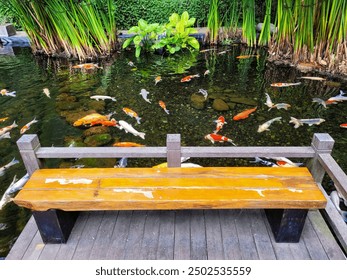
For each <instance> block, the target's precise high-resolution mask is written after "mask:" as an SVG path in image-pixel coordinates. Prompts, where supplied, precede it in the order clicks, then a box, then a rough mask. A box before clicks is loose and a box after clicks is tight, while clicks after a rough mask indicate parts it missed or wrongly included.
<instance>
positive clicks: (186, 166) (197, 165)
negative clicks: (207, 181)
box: [181, 162, 202, 168]
mask: <svg viewBox="0 0 347 280" xmlns="http://www.w3.org/2000/svg"><path fill="white" fill-rule="evenodd" d="M181 167H182V168H189V167H202V166H201V165H199V164H196V163H191V162H185V163H181Z"/></svg>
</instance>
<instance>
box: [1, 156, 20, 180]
mask: <svg viewBox="0 0 347 280" xmlns="http://www.w3.org/2000/svg"><path fill="white" fill-rule="evenodd" d="M17 163H19V161H18V160H16V159H15V158H13V160H11V161H10V162H9V163H8V164H5V165H4V166H3V167H0V176H2V175H4V174H5V171H6V170H7V169H9V168H10V167H11V166H12V165H15V164H17Z"/></svg>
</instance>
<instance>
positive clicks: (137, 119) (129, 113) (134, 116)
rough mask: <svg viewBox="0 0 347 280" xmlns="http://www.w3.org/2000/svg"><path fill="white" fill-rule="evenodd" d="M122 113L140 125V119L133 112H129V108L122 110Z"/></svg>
mask: <svg viewBox="0 0 347 280" xmlns="http://www.w3.org/2000/svg"><path fill="white" fill-rule="evenodd" d="M123 112H124V113H125V114H127V115H128V116H130V117H132V118H135V119H136V121H137V123H138V124H141V122H140V120H141V118H140V117H139V115H138V114H137V113H136V112H135V111H133V110H131V109H130V108H126V107H125V108H123Z"/></svg>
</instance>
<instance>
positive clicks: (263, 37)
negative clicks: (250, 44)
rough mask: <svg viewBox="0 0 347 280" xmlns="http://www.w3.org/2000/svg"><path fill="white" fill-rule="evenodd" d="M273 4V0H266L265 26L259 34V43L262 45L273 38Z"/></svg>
mask: <svg viewBox="0 0 347 280" xmlns="http://www.w3.org/2000/svg"><path fill="white" fill-rule="evenodd" d="M271 4H272V0H266V13H265V17H264V22H263V26H262V29H261V32H260V35H259V39H258V44H259V45H261V46H264V45H267V44H268V42H269V41H270V39H271V29H270V24H271Z"/></svg>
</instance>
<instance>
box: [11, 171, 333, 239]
mask: <svg viewBox="0 0 347 280" xmlns="http://www.w3.org/2000/svg"><path fill="white" fill-rule="evenodd" d="M14 202H15V203H16V204H18V205H20V206H23V207H26V208H29V209H31V210H34V217H35V219H36V221H37V224H38V227H39V229H40V232H41V236H42V237H43V240H44V241H45V242H46V243H60V242H66V241H67V238H68V235H69V233H70V231H71V229H68V230H67V231H68V233H67V236H66V233H62V232H60V233H59V234H58V236H55V234H56V233H54V232H55V231H56V230H58V231H59V230H60V231H64V230H65V229H64V227H67V226H66V225H65V224H64V222H62V220H66V221H67V223H68V225H70V226H71V228H72V226H73V223H74V219H75V217H76V216H73V215H72V217H73V218H72V220H71V221H69V219H70V218H69V216H68V214H67V213H69V212H75V211H93V210H177V209H240V208H242V209H254V208H260V209H272V210H267V211H266V213H267V217H268V219H269V222H270V224H271V227H272V229H273V231H274V234H275V238H276V241H278V242H298V241H299V238H300V234H301V231H302V227H303V224H304V221H305V218H306V214H307V210H308V209H320V208H325V205H326V199H325V197H324V195H323V193H322V192H321V191H320V189H319V187H318V186H317V184H316V183H315V182H314V180H313V178H312V176H311V174H310V172H309V171H308V169H307V168H304V167H298V168H296V167H295V168H272V167H203V168H160V169H154V168H94V169H39V170H37V171H35V172H34V173H33V175H32V176H31V178H30V179H29V181H28V182H27V183H26V185H25V186H24V187H23V189H22V190H21V191H20V192H19V193H18V194H17V196H16V197H15V198H14ZM55 220H56V221H55ZM52 221H54V222H52ZM49 223H53V224H56V223H58V225H57V227H58V229H54V230H53V231H52V230H51V229H48V230H47V224H49ZM71 224H72V225H71ZM293 225H294V226H293ZM50 226H52V227H54V225H50ZM61 228H63V229H61ZM290 230H291V231H292V230H294V231H295V234H294V235H293V234H291V233H289V231H290Z"/></svg>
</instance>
